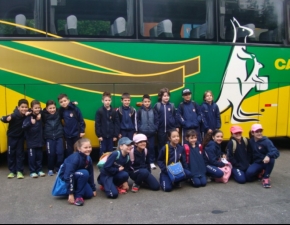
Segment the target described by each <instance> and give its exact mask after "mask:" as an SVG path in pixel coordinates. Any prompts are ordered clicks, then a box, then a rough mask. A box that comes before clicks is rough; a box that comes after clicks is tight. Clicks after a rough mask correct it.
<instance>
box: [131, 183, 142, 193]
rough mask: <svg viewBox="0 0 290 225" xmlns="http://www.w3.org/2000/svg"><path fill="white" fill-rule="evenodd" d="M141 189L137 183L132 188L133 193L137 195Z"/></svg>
mask: <svg viewBox="0 0 290 225" xmlns="http://www.w3.org/2000/svg"><path fill="white" fill-rule="evenodd" d="M139 189H140V186H139V185H137V184H135V183H133V186H132V192H133V193H136V192H138V191H139Z"/></svg>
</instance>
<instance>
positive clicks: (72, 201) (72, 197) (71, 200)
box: [67, 194, 75, 204]
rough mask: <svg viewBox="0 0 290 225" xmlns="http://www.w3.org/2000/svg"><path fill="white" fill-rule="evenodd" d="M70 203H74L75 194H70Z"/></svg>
mask: <svg viewBox="0 0 290 225" xmlns="http://www.w3.org/2000/svg"><path fill="white" fill-rule="evenodd" d="M67 201H68V203H69V204H74V203H75V197H74V195H73V194H70V195H69V196H68V200H67Z"/></svg>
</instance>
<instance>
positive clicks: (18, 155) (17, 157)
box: [1, 99, 28, 179]
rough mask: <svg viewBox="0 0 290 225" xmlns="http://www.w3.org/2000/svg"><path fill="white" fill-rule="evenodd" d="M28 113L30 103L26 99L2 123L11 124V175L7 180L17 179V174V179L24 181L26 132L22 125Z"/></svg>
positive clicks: (8, 159) (19, 102)
mask: <svg viewBox="0 0 290 225" xmlns="http://www.w3.org/2000/svg"><path fill="white" fill-rule="evenodd" d="M27 111H28V101H27V100H26V99H20V100H19V101H18V107H16V109H15V110H14V112H13V113H12V114H11V115H8V116H3V117H2V118H1V121H2V122H4V123H9V126H8V131H7V136H8V154H7V161H8V168H9V170H10V173H9V174H8V176H7V178H9V179H11V178H14V177H15V174H16V172H17V178H18V179H23V178H24V176H23V169H24V165H23V161H24V131H23V129H22V124H23V121H24V119H25V114H26V113H27Z"/></svg>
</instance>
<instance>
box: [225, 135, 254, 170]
mask: <svg viewBox="0 0 290 225" xmlns="http://www.w3.org/2000/svg"><path fill="white" fill-rule="evenodd" d="M233 141H235V142H236V143H237V148H236V150H235V153H234V152H233ZM227 157H228V160H229V162H230V163H231V164H232V166H233V167H234V168H236V169H239V170H242V171H246V170H247V169H248V167H249V166H250V164H251V162H252V150H251V147H250V145H249V144H248V146H246V144H245V142H244V139H243V138H242V140H241V143H239V142H238V141H236V139H235V138H233V137H232V138H231V139H230V141H229V142H228V145H227Z"/></svg>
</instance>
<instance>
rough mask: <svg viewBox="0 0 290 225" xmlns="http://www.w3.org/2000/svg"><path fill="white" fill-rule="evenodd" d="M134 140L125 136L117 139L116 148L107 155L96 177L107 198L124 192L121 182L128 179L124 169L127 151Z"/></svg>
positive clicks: (127, 164) (125, 167) (127, 158)
mask: <svg viewBox="0 0 290 225" xmlns="http://www.w3.org/2000/svg"><path fill="white" fill-rule="evenodd" d="M133 144H134V142H133V141H132V140H130V139H129V138H127V137H122V138H121V139H120V140H119V141H118V150H117V151H114V152H112V154H111V155H110V156H109V157H108V159H107V161H106V163H105V165H104V167H103V168H102V169H101V173H100V175H99V177H98V183H99V184H100V189H101V190H103V191H105V193H106V195H107V197H108V198H117V197H118V194H126V193H127V190H126V189H125V188H124V186H123V184H124V183H126V182H127V181H128V179H129V174H128V173H127V172H126V171H125V170H126V169H128V168H129V165H130V162H129V153H130V151H131V149H132V145H133Z"/></svg>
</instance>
